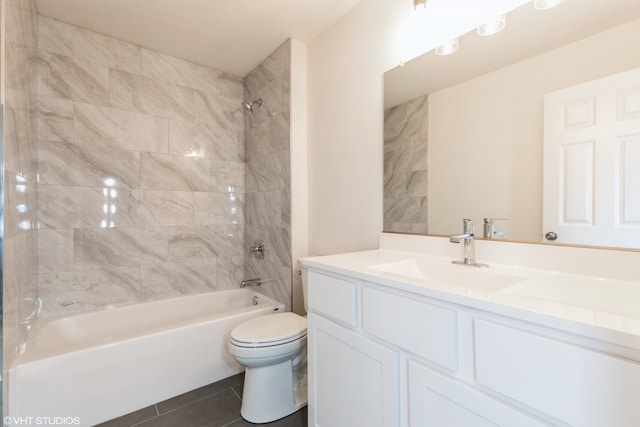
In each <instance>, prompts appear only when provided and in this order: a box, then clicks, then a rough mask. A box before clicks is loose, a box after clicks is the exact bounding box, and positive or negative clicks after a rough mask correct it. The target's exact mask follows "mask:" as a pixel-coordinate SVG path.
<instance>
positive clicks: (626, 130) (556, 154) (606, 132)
mask: <svg viewBox="0 0 640 427" xmlns="http://www.w3.org/2000/svg"><path fill="white" fill-rule="evenodd" d="M543 176H544V186H543V189H544V201H543V234H545V237H546V238H547V241H549V240H552V239H550V237H552V235H551V234H550V233H555V235H556V236H557V240H555V242H562V243H576V244H587V245H600V246H622V247H633V248H640V69H634V70H630V71H626V72H623V73H619V74H615V75H612V76H609V77H605V78H602V79H598V80H593V81H591V82H587V83H583V84H580V85H577V86H573V87H570V88H567V89H563V90H559V91H557V92H552V93H549V94H546V95H545V98H544V174H543Z"/></svg>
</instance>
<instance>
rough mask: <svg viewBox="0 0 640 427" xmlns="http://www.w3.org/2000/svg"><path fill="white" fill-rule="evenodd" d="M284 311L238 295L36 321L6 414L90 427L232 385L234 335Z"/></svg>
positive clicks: (15, 370) (16, 366)
mask: <svg viewBox="0 0 640 427" xmlns="http://www.w3.org/2000/svg"><path fill="white" fill-rule="evenodd" d="M255 301H257V305H254V302H255ZM284 309H285V307H284V305H283V304H280V303H279V302H277V301H274V300H272V299H269V298H268V297H265V296H263V295H261V294H258V293H256V292H252V291H249V290H245V289H239V290H231V291H220V292H212V293H209V294H202V295H194V296H188V297H180V298H174V299H169V300H162V301H156V302H151V303H145V304H138V305H132V306H126V307H119V308H114V309H108V310H96V311H92V312H85V313H81V314H76V315H72V316H67V317H56V318H40V319H38V320H37V322H36V324H35V325H34V327H33V329H32V330H31V333H30V334H29V337H28V339H27V342H26V344H25V345H24V348H23V350H24V351H22V353H21V354H20V355H18V356H17V357H16V359H15V362H14V363H13V364H12V366H11V367H10V369H9V372H8V382H9V384H8V389H9V395H8V405H7V406H8V408H6V409H7V412H5V414H4V415H5V416H9V417H14V420H15V422H13V423H12V424H18V421H21V420H25V419H26V420H27V421H30V423H31V424H36V423H38V422H40V424H41V425H45V424H46V421H51V420H53V421H51V423H56V424H60V423H66V424H71V425H81V426H92V425H94V424H96V423H100V422H103V421H107V420H109V419H112V418H115V417H118V416H121V415H124V414H127V413H129V412H132V411H135V410H138V409H141V408H144V407H146V406H149V405H152V404H154V403H157V402H160V401H162V400H165V399H168V398H170V397H173V396H176V395H179V394H182V393H184V392H187V391H189V390H193V389H195V388H198V387H201V386H204V385H206V384H209V383H212V382H215V381H218V380H221V379H224V378H227V377H229V376H232V375H234V374H237V373H239V372H242V370H243V368H242V366H240V365H239V364H238V363H237V362H236V361H235V360H234V359H233V357H232V356H231V355H230V354H229V352H228V350H227V340H228V336H229V333H230V332H231V329H233V327H235V326H236V325H238V324H240V323H241V322H243V321H245V320H247V319H249V318H252V317H255V316H260V315H264V314H269V313H273V312H278V311H284ZM25 417H27V418H25ZM28 417H31V418H28ZM47 417H48V418H47ZM56 417H57V418H56Z"/></svg>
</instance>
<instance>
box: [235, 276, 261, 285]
mask: <svg viewBox="0 0 640 427" xmlns="http://www.w3.org/2000/svg"><path fill="white" fill-rule="evenodd" d="M247 286H262V279H260V278H259V277H257V278H255V279H247V280H243V281H242V283H240V287H241V288H246V287H247Z"/></svg>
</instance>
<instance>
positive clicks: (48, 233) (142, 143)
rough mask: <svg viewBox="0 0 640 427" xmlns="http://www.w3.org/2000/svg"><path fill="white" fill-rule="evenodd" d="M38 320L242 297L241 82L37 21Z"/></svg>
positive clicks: (48, 21)
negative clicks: (178, 299) (177, 300)
mask: <svg viewBox="0 0 640 427" xmlns="http://www.w3.org/2000/svg"><path fill="white" fill-rule="evenodd" d="M37 40H38V58H39V59H38V73H37V91H38V109H39V118H38V138H39V152H38V158H39V161H38V167H39V185H38V191H39V192H38V215H39V218H38V219H39V225H40V231H39V236H38V255H39V263H38V266H39V269H38V273H39V274H38V295H39V297H40V298H41V299H42V301H43V308H42V315H53V314H57V313H61V312H73V311H79V310H86V309H93V308H103V307H108V306H112V305H119V304H130V303H136V302H146V301H151V300H156V299H162V298H167V297H172V296H178V295H186V294H196V293H201V292H207V291H211V290H220V289H226V288H237V287H238V285H239V282H240V280H242V278H243V273H242V271H243V263H244V254H245V245H244V236H243V233H244V202H243V199H244V169H245V164H244V157H245V153H244V137H245V128H244V126H245V119H244V113H243V111H242V108H241V101H242V100H243V98H244V86H243V81H242V79H240V78H238V77H235V76H229V75H225V74H222V73H220V72H218V71H215V70H212V69H210V68H207V67H204V66H201V65H196V64H193V63H190V62H187V61H183V60H180V59H177V58H174V57H170V56H166V55H163V54H160V53H157V52H154V51H151V50H148V49H144V48H141V47H138V46H135V45H132V44H129V43H125V42H121V41H118V40H115V39H112V38H109V37H105V36H102V35H98V34H96V33H93V32H90V31H86V30H83V29H80V28H77V27H74V26H71V25H68V24H65V23H62V22H59V21H56V20H52V19H49V18H45V17H40V21H39V26H38V38H37Z"/></svg>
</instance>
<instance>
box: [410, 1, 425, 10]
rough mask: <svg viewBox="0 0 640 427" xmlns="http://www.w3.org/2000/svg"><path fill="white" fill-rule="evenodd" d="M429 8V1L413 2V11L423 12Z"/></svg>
mask: <svg viewBox="0 0 640 427" xmlns="http://www.w3.org/2000/svg"><path fill="white" fill-rule="evenodd" d="M426 8H427V0H413V10H415V11H416V12H417V11H422V10H425V9H426Z"/></svg>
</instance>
